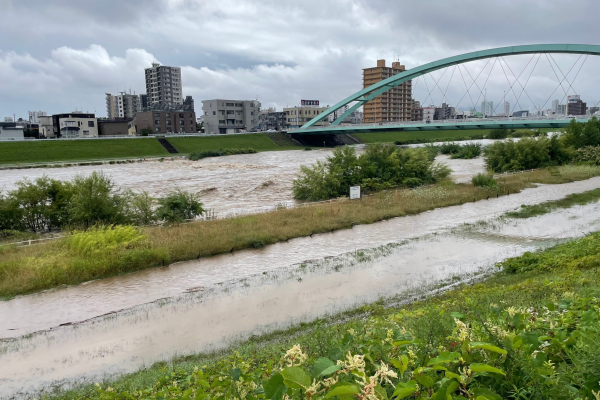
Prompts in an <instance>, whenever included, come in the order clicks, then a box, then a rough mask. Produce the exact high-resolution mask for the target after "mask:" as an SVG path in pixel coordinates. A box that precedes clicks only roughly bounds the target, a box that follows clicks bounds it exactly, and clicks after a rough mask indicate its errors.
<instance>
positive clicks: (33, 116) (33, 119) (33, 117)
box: [29, 111, 47, 124]
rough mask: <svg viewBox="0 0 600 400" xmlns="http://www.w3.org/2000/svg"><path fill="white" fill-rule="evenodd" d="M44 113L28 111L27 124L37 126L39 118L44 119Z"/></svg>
mask: <svg viewBox="0 0 600 400" xmlns="http://www.w3.org/2000/svg"><path fill="white" fill-rule="evenodd" d="M45 116H47V115H46V112H45V111H29V123H30V124H39V123H40V120H39V117H45Z"/></svg>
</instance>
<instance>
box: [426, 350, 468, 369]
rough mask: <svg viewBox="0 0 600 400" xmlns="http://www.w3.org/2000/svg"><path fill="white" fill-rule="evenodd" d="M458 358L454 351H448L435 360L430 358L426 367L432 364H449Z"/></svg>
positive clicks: (458, 355)
mask: <svg viewBox="0 0 600 400" xmlns="http://www.w3.org/2000/svg"><path fill="white" fill-rule="evenodd" d="M459 358H460V354H459V353H457V352H455V351H453V352H452V353H450V352H449V351H444V352H443V353H441V354H440V355H439V356H437V357H436V358H432V359H431V360H429V362H428V363H427V365H428V366H429V365H434V364H444V363H449V362H453V361H456V360H458V359H459Z"/></svg>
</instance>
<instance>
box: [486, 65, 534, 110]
mask: <svg viewBox="0 0 600 400" xmlns="http://www.w3.org/2000/svg"><path fill="white" fill-rule="evenodd" d="M531 60H533V57H532V58H531V59H530V60H529V62H531ZM502 61H504V63H506V60H504V59H502V60H501V62H500V68H502V72H503V73H504V77H505V78H506V82H508V91H509V92H510V91H511V90H512V92H513V96H515V99H516V98H517V94H516V93H515V89H513V87H514V86H515V83H517V81H516V79H518V78H517V77H515V81H514V82H513V83H512V84H511V83H510V79H508V74H507V73H506V70H505V69H504V66H503V65H502ZM527 65H529V63H527ZM527 65H526V66H525V68H527ZM523 71H524V70H523ZM523 71H521V74H522V73H523ZM519 76H521V75H519ZM504 101H506V95H505V96H504ZM515 105H518V106H519V107H520V106H521V104H519V102H518V101H517V104H515ZM498 107H500V104H498V105H497V106H496V107H495V108H494V112H496V109H497V108H498ZM509 112H510V110H509ZM507 117H508V115H507Z"/></svg>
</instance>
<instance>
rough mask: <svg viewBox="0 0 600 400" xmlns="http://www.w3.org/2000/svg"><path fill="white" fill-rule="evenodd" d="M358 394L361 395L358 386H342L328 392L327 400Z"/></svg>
mask: <svg viewBox="0 0 600 400" xmlns="http://www.w3.org/2000/svg"><path fill="white" fill-rule="evenodd" d="M357 393H360V388H359V387H358V385H352V384H348V385H340V386H336V387H334V388H333V389H331V390H330V391H329V392H327V395H326V396H325V398H326V399H329V398H331V397H333V396H344V395H352V394H357Z"/></svg>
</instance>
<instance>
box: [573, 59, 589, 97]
mask: <svg viewBox="0 0 600 400" xmlns="http://www.w3.org/2000/svg"><path fill="white" fill-rule="evenodd" d="M587 58H588V54H586V55H585V58H584V59H583V62H582V63H581V66H580V67H579V71H577V74H575V78H573V82H575V79H577V77H578V76H579V73H580V72H581V68H583V64H585V62H586V61H587ZM569 88H571V89H573V91H574V92H575V89H574V88H573V86H571V84H569Z"/></svg>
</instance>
